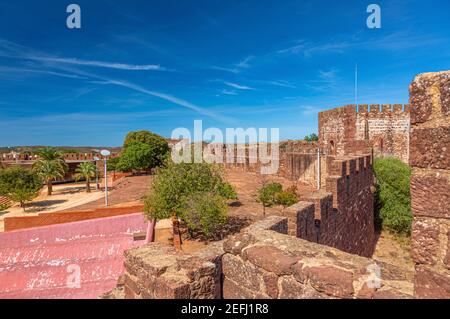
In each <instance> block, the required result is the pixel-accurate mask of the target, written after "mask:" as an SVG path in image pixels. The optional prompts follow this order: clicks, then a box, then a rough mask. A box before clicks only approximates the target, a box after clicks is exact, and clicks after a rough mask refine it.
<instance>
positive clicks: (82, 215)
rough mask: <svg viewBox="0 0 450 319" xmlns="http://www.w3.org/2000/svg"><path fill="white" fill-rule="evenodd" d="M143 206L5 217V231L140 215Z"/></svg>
mask: <svg viewBox="0 0 450 319" xmlns="http://www.w3.org/2000/svg"><path fill="white" fill-rule="evenodd" d="M143 210H144V205H141V204H138V205H133V206H123V207H101V208H96V209H92V210H82V211H68V212H54V213H40V214H38V215H37V216H19V217H5V219H4V223H5V231H6V232H7V231H13V230H18V229H26V228H33V227H42V226H48V225H56V224H65V223H73V222H78V221H82V220H88V219H96V218H103V217H112V216H119V215H128V214H134V213H140V212H142V211H143Z"/></svg>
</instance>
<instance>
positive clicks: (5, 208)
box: [0, 204, 10, 212]
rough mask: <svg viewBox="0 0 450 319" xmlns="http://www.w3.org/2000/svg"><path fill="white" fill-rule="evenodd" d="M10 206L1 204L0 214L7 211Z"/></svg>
mask: <svg viewBox="0 0 450 319" xmlns="http://www.w3.org/2000/svg"><path fill="white" fill-rule="evenodd" d="M9 207H10V206H9V205H7V204H0V212H3V211H5V210H7V209H8V208H9Z"/></svg>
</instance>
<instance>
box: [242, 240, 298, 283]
mask: <svg viewBox="0 0 450 319" xmlns="http://www.w3.org/2000/svg"><path fill="white" fill-rule="evenodd" d="M244 256H245V258H246V259H247V260H249V261H250V262H251V263H253V264H255V265H257V266H258V267H261V268H263V269H265V270H267V271H269V272H273V273H275V274H277V275H279V276H281V275H289V274H290V273H291V272H292V271H291V266H292V265H294V264H295V263H296V262H297V258H295V257H294V256H292V255H291V254H287V253H285V252H283V251H281V250H279V249H278V248H275V247H273V246H252V247H250V248H247V249H245V250H244Z"/></svg>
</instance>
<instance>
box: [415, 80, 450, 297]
mask: <svg viewBox="0 0 450 319" xmlns="http://www.w3.org/2000/svg"><path fill="white" fill-rule="evenodd" d="M410 102H411V141H410V152H411V153H410V165H411V166H412V168H413V173H412V176H411V206H412V211H413V214H414V222H413V232H412V256H413V259H414V262H415V270H416V273H415V282H414V290H415V291H414V293H415V297H417V298H450V71H447V72H439V73H425V74H420V75H418V76H417V77H416V78H415V80H414V81H413V82H412V84H411V85H410Z"/></svg>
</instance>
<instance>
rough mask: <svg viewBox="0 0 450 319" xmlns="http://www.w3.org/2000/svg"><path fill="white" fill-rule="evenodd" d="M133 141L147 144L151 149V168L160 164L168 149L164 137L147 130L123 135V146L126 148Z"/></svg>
mask: <svg viewBox="0 0 450 319" xmlns="http://www.w3.org/2000/svg"><path fill="white" fill-rule="evenodd" d="M134 142H140V143H144V144H147V145H148V146H149V147H150V149H151V160H150V161H151V166H150V167H151V168H154V167H159V166H161V165H162V164H163V163H164V161H165V158H166V156H167V154H168V153H169V151H170V148H169V144H168V143H167V141H166V139H165V138H164V137H162V136H159V135H158V134H155V133H152V132H149V131H136V132H129V133H128V134H127V136H126V137H125V141H124V143H123V148H124V150H126V149H127V148H128V147H129V146H130V145H131V144H133V143H134Z"/></svg>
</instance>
